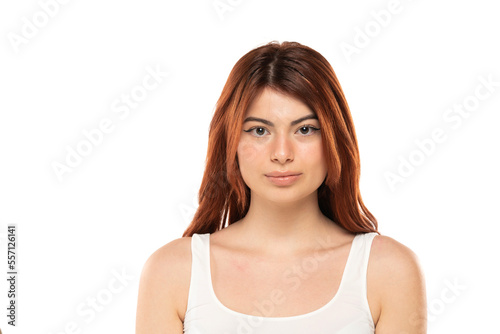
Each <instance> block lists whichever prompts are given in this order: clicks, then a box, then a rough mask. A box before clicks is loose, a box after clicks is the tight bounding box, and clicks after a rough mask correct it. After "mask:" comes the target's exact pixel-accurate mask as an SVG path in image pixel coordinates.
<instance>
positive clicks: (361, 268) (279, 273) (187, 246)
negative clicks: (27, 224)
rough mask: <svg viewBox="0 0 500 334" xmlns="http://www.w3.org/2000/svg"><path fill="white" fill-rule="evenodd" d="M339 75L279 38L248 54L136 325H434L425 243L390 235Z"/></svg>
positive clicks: (146, 288)
mask: <svg viewBox="0 0 500 334" xmlns="http://www.w3.org/2000/svg"><path fill="white" fill-rule="evenodd" d="M359 176H360V159H359V152H358V146H357V139H356V134H355V131H354V125H353V121H352V118H351V115H350V111H349V107H348V105H347V102H346V100H345V97H344V94H343V92H342V89H341V87H340V84H339V82H338V80H337V78H336V75H335V73H334V71H333V69H332V67H331V66H330V64H329V63H328V62H327V60H326V59H325V58H324V57H323V56H321V55H320V54H319V53H318V52H316V51H315V50H313V49H311V48H309V47H307V46H304V45H301V44H299V43H294V42H283V43H281V44H280V43H277V42H271V43H269V44H267V45H264V46H260V47H258V48H256V49H254V50H251V51H250V52H248V53H247V54H246V55H244V56H243V57H242V58H241V59H240V60H239V61H238V62H237V63H236V65H235V66H234V68H233V70H232V71H231V73H230V75H229V78H228V80H227V83H226V85H225V87H224V89H223V91H222V94H221V96H220V98H219V100H218V102H217V106H216V110H215V114H214V117H213V120H212V122H211V124H210V134H209V148H208V154H207V161H206V169H205V173H204V176H203V180H202V184H201V188H200V190H199V207H198V209H197V212H196V214H195V216H194V219H193V221H192V222H191V224H190V225H189V226H188V228H187V230H186V231H185V232H184V234H183V237H182V238H178V239H175V240H173V241H171V242H169V243H168V244H166V245H164V246H163V247H161V248H160V249H158V250H157V251H156V252H154V253H153V254H152V255H151V256H150V258H149V259H148V260H147V262H146V264H145V265H144V268H143V271H142V274H141V280H140V287H139V296H138V305H137V319H136V322H137V323H136V333H137V334H146V333H147V334H156V333H158V334H159V333H183V332H184V333H188V334H194V333H200V334H201V333H206V334H208V333H210V334H215V333H217V334H225V333H262V334H268V333H273V334H274V333H287V334H294V333H315V334H318V333H344V334H346V333H356V334H362V333H374V332H375V330H376V332H377V334H394V333H409V334H417V333H418V334H420V333H425V332H426V314H427V312H426V298H425V284H424V278H423V274H422V271H421V269H420V265H419V263H418V259H417V257H416V255H415V254H414V253H413V252H412V251H411V250H410V249H409V248H407V247H406V246H404V245H402V244H400V243H399V242H397V241H395V240H394V239H392V238H390V237H387V236H382V235H380V233H379V232H378V231H377V229H378V224H377V221H376V219H375V217H373V215H372V214H371V213H370V212H369V211H368V210H367V208H366V207H365V205H364V204H363V202H362V199H361V195H360V192H359Z"/></svg>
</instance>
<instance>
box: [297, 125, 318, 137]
mask: <svg viewBox="0 0 500 334" xmlns="http://www.w3.org/2000/svg"><path fill="white" fill-rule="evenodd" d="M303 129H305V131H306V133H310V134H309V135H311V134H314V133H316V132H318V131H319V129H318V128H316V127H314V126H312V125H303V126H301V127H300V128H299V131H302V130H303ZM309 130H311V131H309ZM302 133H303V132H302ZM303 134H304V133H303ZM309 135H308V136H309Z"/></svg>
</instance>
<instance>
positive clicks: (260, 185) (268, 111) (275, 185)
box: [237, 88, 327, 202]
mask: <svg viewBox="0 0 500 334" xmlns="http://www.w3.org/2000/svg"><path fill="white" fill-rule="evenodd" d="M307 116H312V117H314V118H307ZM257 118H258V119H259V120H257ZM304 118H306V119H304ZM243 122H244V123H243V129H242V130H243V131H242V133H241V137H240V142H239V145H238V153H237V158H238V164H239V168H240V172H241V175H242V177H243V180H244V181H245V183H246V185H247V186H248V187H249V188H250V189H251V191H252V193H254V194H255V195H257V196H260V197H264V198H267V199H269V200H271V201H275V202H288V201H295V200H300V199H301V198H304V197H305V196H308V195H310V194H311V193H313V192H314V191H316V190H317V189H318V187H319V186H320V185H321V183H322V182H323V181H324V179H325V177H326V172H327V166H326V161H325V158H324V154H323V144H322V141H321V131H319V130H316V129H320V124H319V121H318V119H316V115H315V114H314V112H313V111H312V110H311V109H310V108H309V107H308V106H307V105H305V104H304V103H303V102H301V101H300V100H298V99H295V98H294V97H291V96H287V95H282V94H280V93H278V92H275V91H274V90H272V89H270V88H265V89H264V90H263V91H262V94H261V95H259V96H257V97H256V98H255V99H254V100H253V101H252V103H251V104H250V106H249V108H248V110H247V111H246V114H245V116H244V119H243ZM273 172H286V174H300V175H299V176H298V177H289V178H288V180H286V179H279V178H273V177H271V176H269V174H271V173H273Z"/></svg>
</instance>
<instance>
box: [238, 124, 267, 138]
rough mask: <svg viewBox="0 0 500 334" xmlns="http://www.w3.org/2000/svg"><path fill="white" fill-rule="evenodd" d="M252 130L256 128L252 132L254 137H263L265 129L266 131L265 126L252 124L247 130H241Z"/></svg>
mask: <svg viewBox="0 0 500 334" xmlns="http://www.w3.org/2000/svg"><path fill="white" fill-rule="evenodd" d="M253 130H257V131H255V132H254V133H256V134H257V135H256V137H263V135H264V133H265V131H267V129H266V128H264V127H262V126H254V127H253V128H250V129H248V130H243V131H245V132H252V131H253Z"/></svg>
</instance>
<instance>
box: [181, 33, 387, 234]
mask: <svg viewBox="0 0 500 334" xmlns="http://www.w3.org/2000/svg"><path fill="white" fill-rule="evenodd" d="M266 87H269V88H272V89H274V90H275V91H276V92H278V93H282V94H286V95H289V96H293V97H295V98H297V99H299V100H301V101H302V102H303V103H305V104H306V105H307V106H308V107H309V108H310V109H311V110H312V111H313V112H314V113H315V114H316V115H317V117H318V121H319V123H320V127H321V138H322V143H323V152H324V154H325V159H326V162H327V175H326V178H325V180H324V181H323V183H322V184H321V185H320V187H319V188H318V204H319V208H320V210H321V212H322V213H323V214H324V215H325V216H326V217H328V218H329V219H331V220H332V221H334V222H335V223H337V224H338V225H340V226H342V227H344V228H345V229H346V230H348V231H350V232H353V233H366V232H376V233H379V232H378V230H377V229H378V224H377V220H376V219H375V217H374V216H373V215H372V214H371V213H370V212H369V211H368V210H367V208H366V207H365V205H364V204H363V201H362V200H361V194H360V191H359V178H360V158H359V150H358V143H357V139H356V133H355V131H354V124H353V121H352V117H351V113H350V111H349V107H348V105H347V101H346V99H345V97H344V93H343V91H342V88H341V87H340V83H339V81H338V80H337V76H336V75H335V72H334V71H333V68H332V66H331V65H330V63H328V61H327V60H326V59H325V58H324V57H323V56H322V55H321V54H320V53H318V52H317V51H315V50H313V49H311V48H310V47H307V46H305V45H302V44H300V43H297V42H282V43H279V42H277V41H272V42H270V43H268V44H266V45H263V46H260V47H257V48H255V49H253V50H251V51H250V52H248V53H247V54H245V55H244V56H243V57H241V59H239V60H238V62H237V63H236V64H235V65H234V67H233V69H232V70H231V73H230V74H229V77H228V79H227V82H226V84H225V86H224V89H223V90H222V94H221V96H220V97H219V99H218V101H217V104H216V106H215V112H214V116H213V118H212V121H211V123H210V130H209V138H208V151H207V157H206V166H205V171H204V174H203V179H202V182H201V186H200V190H199V192H198V202H199V205H198V208H197V210H196V213H195V215H194V218H193V220H192V221H191V223H190V225H189V226H188V227H187V229H186V230H185V231H184V234H183V235H182V236H183V237H190V236H192V235H193V234H194V233H199V234H204V233H213V232H216V231H218V230H221V229H223V228H224V227H227V226H228V225H230V224H232V223H234V222H236V221H238V220H240V219H241V218H243V217H244V216H245V215H246V213H247V211H248V208H249V206H250V189H249V188H248V186H247V185H246V184H245V183H244V181H243V178H242V176H241V174H240V171H239V167H238V160H237V159H238V158H237V148H238V143H239V139H240V134H241V131H242V126H243V117H244V115H245V111H246V110H247V108H248V106H249V105H250V103H251V102H252V100H253V98H254V97H256V96H257V95H258V94H259V93H260V92H261V91H262V89H264V88H266Z"/></svg>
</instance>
